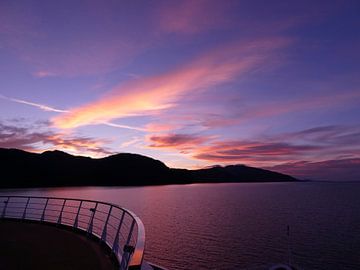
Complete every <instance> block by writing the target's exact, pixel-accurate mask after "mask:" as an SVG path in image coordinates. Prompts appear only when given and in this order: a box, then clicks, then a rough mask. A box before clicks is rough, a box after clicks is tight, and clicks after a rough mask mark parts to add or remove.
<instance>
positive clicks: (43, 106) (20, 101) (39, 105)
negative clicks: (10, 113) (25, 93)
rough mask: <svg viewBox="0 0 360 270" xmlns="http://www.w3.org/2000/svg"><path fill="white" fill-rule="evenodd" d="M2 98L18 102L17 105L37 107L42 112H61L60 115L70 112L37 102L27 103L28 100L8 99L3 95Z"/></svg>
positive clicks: (0, 96)
mask: <svg viewBox="0 0 360 270" xmlns="http://www.w3.org/2000/svg"><path fill="white" fill-rule="evenodd" d="M0 98H1V99H5V100H9V101H13V102H16V103H20V104H25V105H29V106H33V107H36V108H38V109H41V110H43V111H47V112H60V113H65V112H68V111H67V110H61V109H57V108H54V107H50V106H48V105H44V104H39V103H35V102H30V101H26V100H23V99H17V98H11V97H6V96H4V95H1V94H0Z"/></svg>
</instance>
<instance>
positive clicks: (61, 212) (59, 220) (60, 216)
mask: <svg viewBox="0 0 360 270" xmlns="http://www.w3.org/2000/svg"><path fill="white" fill-rule="evenodd" d="M65 203H66V199H64V202H63V205H62V207H61V211H60V215H59V218H58V221H57V224H61V219H62V214H63V211H64V207H65Z"/></svg>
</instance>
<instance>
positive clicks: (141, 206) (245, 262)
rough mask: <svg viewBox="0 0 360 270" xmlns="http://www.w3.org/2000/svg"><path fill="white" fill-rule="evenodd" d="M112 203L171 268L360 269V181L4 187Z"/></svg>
mask: <svg viewBox="0 0 360 270" xmlns="http://www.w3.org/2000/svg"><path fill="white" fill-rule="evenodd" d="M0 195H28V196H29V195H34V196H35V195H37V196H57V197H68V198H82V199H93V200H100V201H106V202H112V203H114V204H118V205H120V206H123V207H125V208H127V209H129V210H131V211H133V212H135V213H136V214H137V215H138V216H139V217H140V218H141V220H142V221H143V223H144V225H145V230H146V250H145V260H147V261H149V262H152V263H155V264H158V265H161V266H164V267H167V268H168V269H169V270H171V269H174V270H187V269H239V270H242V269H248V270H250V269H267V267H269V266H271V265H272V264H276V263H287V262H288V261H289V260H290V262H291V264H293V265H296V266H297V267H298V268H299V269H327V270H329V269H339V270H346V269H360V182H359V183H356V182H355V183H340V182H336V183H334V182H294V183H293V182H288V183H231V184H191V185H166V186H147V187H71V188H40V189H16V190H15V189H8V190H0Z"/></svg>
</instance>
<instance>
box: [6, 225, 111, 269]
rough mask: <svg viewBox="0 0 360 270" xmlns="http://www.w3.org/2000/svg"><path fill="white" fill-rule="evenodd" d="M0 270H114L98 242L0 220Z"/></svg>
mask: <svg viewBox="0 0 360 270" xmlns="http://www.w3.org/2000/svg"><path fill="white" fill-rule="evenodd" d="M0 261H1V266H0V268H1V269H9V270H12V269H54V270H60V269H64V270H65V269H88V270H91V269H94V270H95V269H102V270H108V269H116V265H115V263H114V261H113V260H112V259H111V258H110V253H108V252H107V251H106V249H105V248H103V247H102V246H101V245H99V242H96V240H93V239H91V238H88V237H86V235H82V234H79V233H75V232H73V231H71V230H68V229H64V228H62V227H57V226H54V225H46V224H40V223H29V222H25V221H12V220H1V219H0Z"/></svg>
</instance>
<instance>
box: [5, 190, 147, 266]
mask: <svg viewBox="0 0 360 270" xmlns="http://www.w3.org/2000/svg"><path fill="white" fill-rule="evenodd" d="M0 219H17V220H27V221H32V222H39V223H46V224H54V225H56V226H65V227H67V228H70V229H74V230H76V231H81V232H82V233H84V234H86V235H87V236H89V237H95V238H96V239H98V240H99V241H100V242H101V243H103V244H105V245H106V246H107V247H108V249H109V250H111V253H112V254H113V255H114V256H115V258H116V260H117V262H118V265H119V270H126V269H131V270H137V269H141V265H142V263H143V257H144V247H145V229H144V225H143V223H142V221H141V220H140V218H138V217H137V216H136V215H135V214H134V213H132V212H131V211H129V210H127V209H125V208H123V207H120V206H117V205H115V204H111V203H106V202H100V201H93V200H82V199H72V198H58V197H36V196H0Z"/></svg>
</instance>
